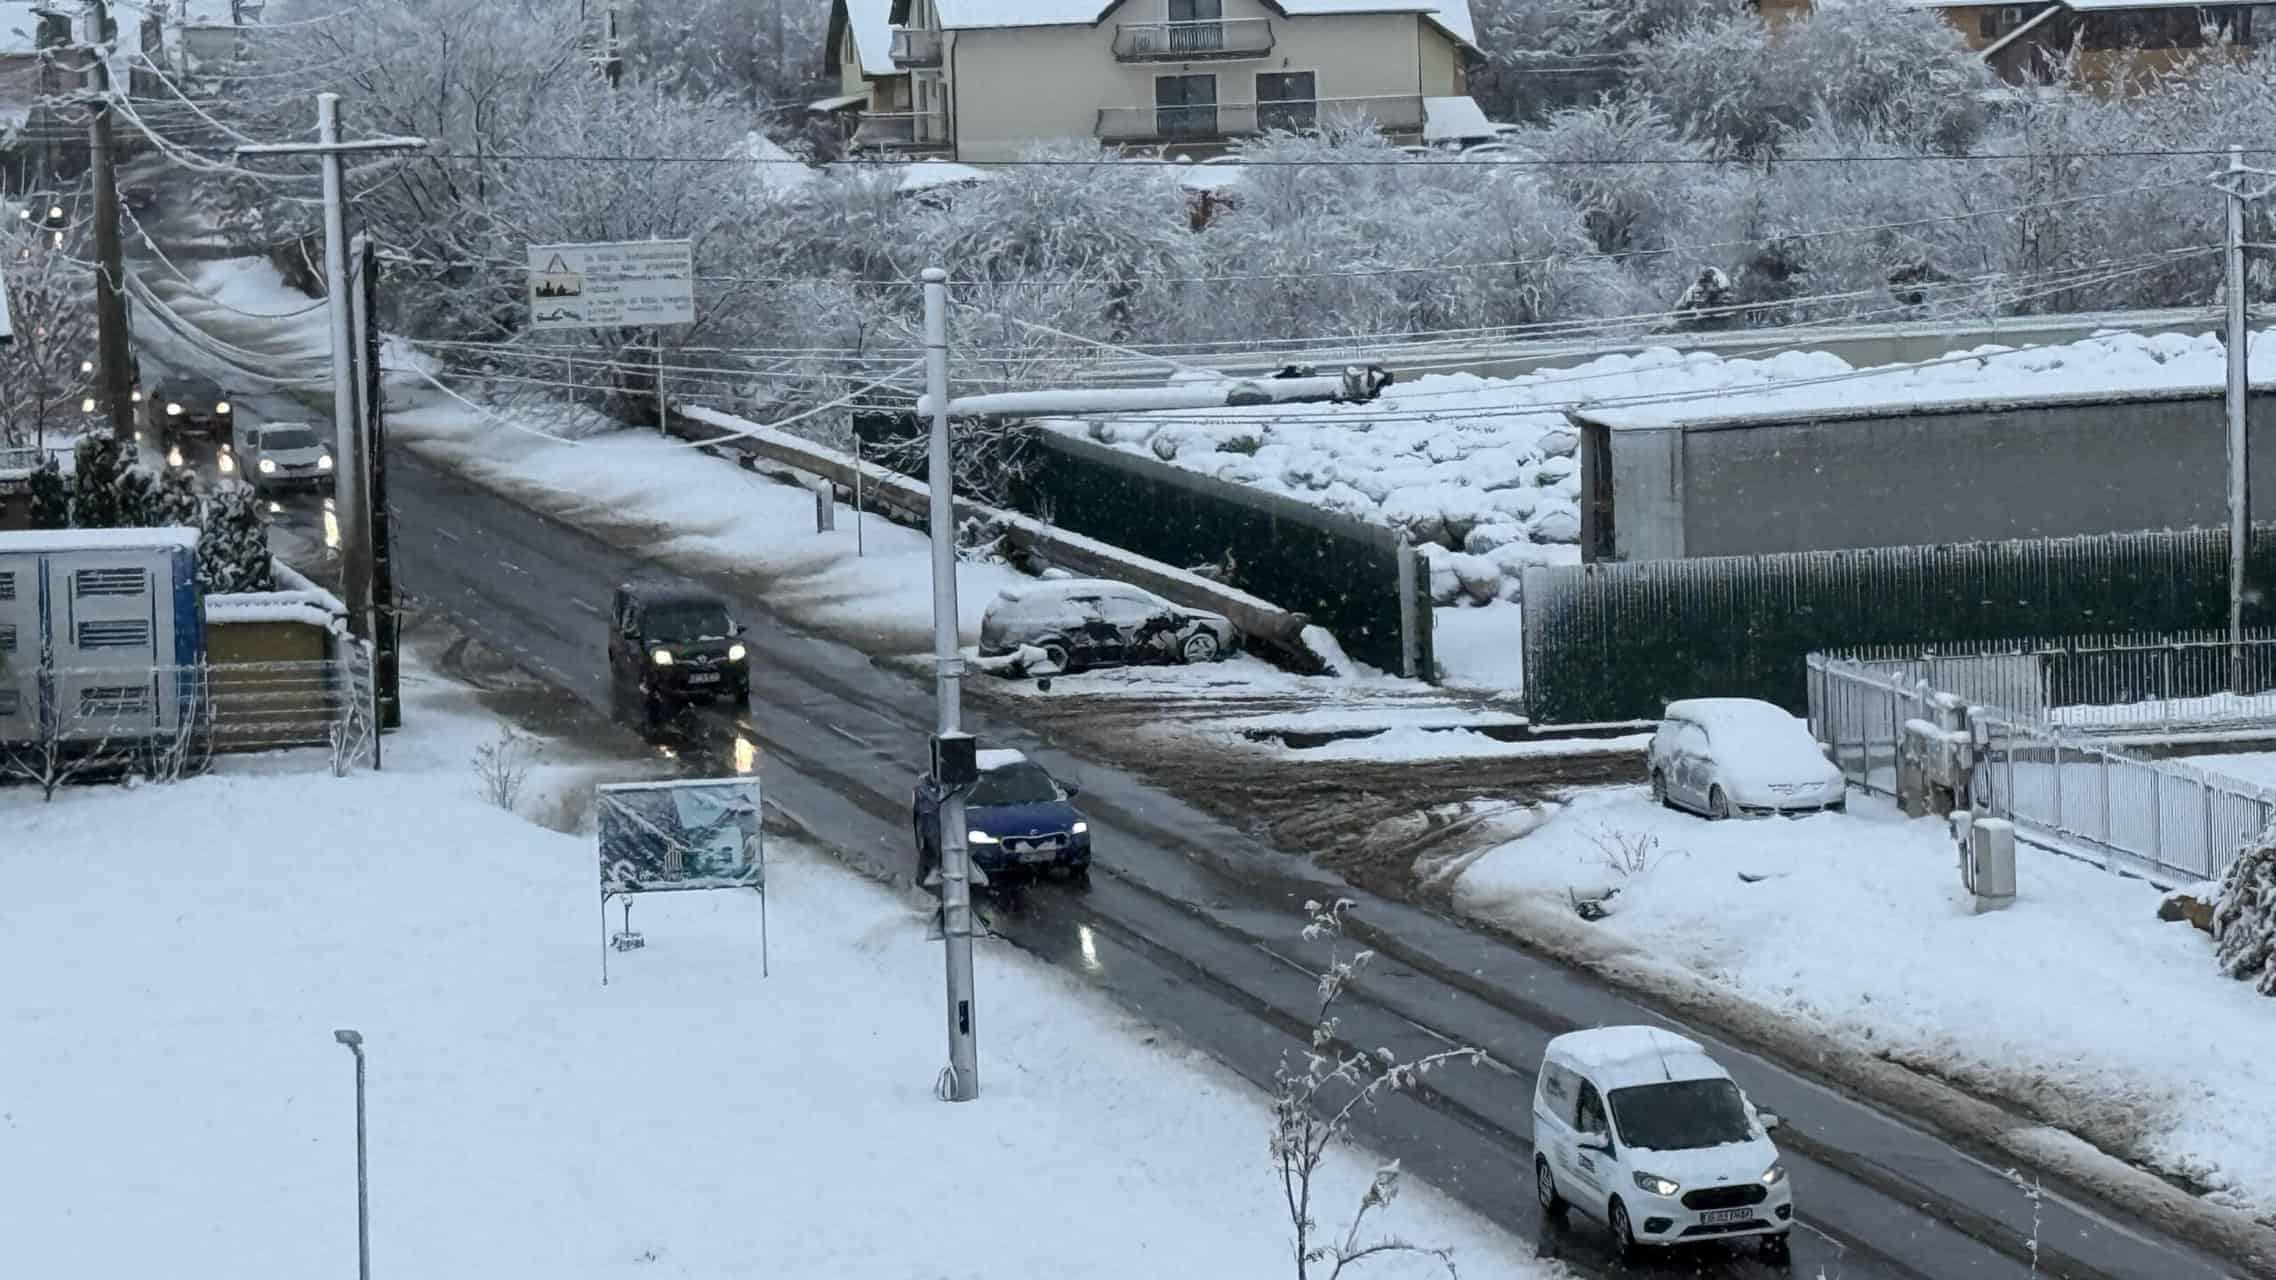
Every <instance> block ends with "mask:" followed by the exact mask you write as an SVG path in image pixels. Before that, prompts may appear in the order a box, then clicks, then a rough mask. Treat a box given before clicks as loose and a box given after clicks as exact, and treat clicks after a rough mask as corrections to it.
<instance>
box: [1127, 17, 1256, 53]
mask: <svg viewBox="0 0 2276 1280" xmlns="http://www.w3.org/2000/svg"><path fill="white" fill-rule="evenodd" d="M1272 44H1273V41H1272V20H1271V19H1269V18H1206V19H1202V20H1199V21H1192V22H1122V23H1116V24H1115V28H1114V56H1115V58H1116V60H1118V61H1121V62H1199V61H1204V60H1207V59H1212V58H1261V57H1263V56H1264V55H1266V54H1268V53H1271V52H1272Z"/></svg>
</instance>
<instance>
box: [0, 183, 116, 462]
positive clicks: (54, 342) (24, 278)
mask: <svg viewBox="0 0 2276 1280" xmlns="http://www.w3.org/2000/svg"><path fill="white" fill-rule="evenodd" d="M25 228H29V229H28V230H26V229H25ZM50 235H51V233H50V232H48V231H47V230H46V229H45V228H42V227H34V226H32V225H31V224H30V223H28V222H23V221H22V220H20V219H16V218H9V219H6V220H5V223H4V228H0V254H4V255H5V259H4V260H5V261H6V263H7V278H8V315H9V319H10V321H11V323H12V324H13V325H14V328H15V339H14V341H12V342H10V343H9V344H8V345H7V346H4V347H0V447H7V448H16V449H21V448H44V447H46V445H47V444H48V443H49V442H50V441H51V440H53V439H54V438H56V437H58V436H67V435H70V434H73V433H75V432H76V431H77V430H78V428H79V426H80V424H81V422H82V421H83V420H84V417H85V415H84V414H83V413H82V412H81V411H80V401H81V400H82V399H83V398H84V397H85V396H86V394H87V375H86V374H84V373H82V372H80V365H81V363H82V362H84V361H85V360H86V359H87V358H88V357H89V356H90V355H92V354H93V353H94V350H95V338H94V317H95V311H94V300H93V297H92V295H91V293H90V290H91V289H92V288H93V283H92V278H91V277H90V276H89V275H88V273H87V271H86V269H85V268H83V267H81V266H80V265H79V264H78V263H77V262H75V261H74V260H73V259H72V257H71V255H70V253H69V252H68V251H67V250H63V249H58V248H56V247H55V245H54V243H53V241H52V239H50Z"/></svg>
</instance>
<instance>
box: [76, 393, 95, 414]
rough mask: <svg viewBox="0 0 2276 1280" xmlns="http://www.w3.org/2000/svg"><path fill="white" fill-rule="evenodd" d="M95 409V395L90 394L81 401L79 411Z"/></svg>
mask: <svg viewBox="0 0 2276 1280" xmlns="http://www.w3.org/2000/svg"><path fill="white" fill-rule="evenodd" d="M94 411H95V397H93V396H88V397H87V398H86V399H84V400H81V401H80V402H79V412H81V413H93V412H94Z"/></svg>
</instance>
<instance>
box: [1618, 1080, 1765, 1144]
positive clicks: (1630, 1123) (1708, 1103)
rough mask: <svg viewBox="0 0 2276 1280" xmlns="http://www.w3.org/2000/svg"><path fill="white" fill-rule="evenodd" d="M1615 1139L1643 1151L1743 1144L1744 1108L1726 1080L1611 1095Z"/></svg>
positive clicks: (1677, 1083) (1687, 1082)
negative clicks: (1616, 1134) (1618, 1128)
mask: <svg viewBox="0 0 2276 1280" xmlns="http://www.w3.org/2000/svg"><path fill="white" fill-rule="evenodd" d="M1611 1102H1612V1119H1613V1121H1614V1123H1616V1124H1617V1125H1618V1126H1619V1127H1620V1138H1621V1140H1622V1141H1624V1142H1626V1143H1627V1144H1628V1145H1629V1146H1632V1147H1642V1148H1644V1149H1645V1150H1647V1151H1689V1150H1692V1149H1694V1148H1698V1147H1719V1146H1721V1145H1723V1144H1724V1143H1727V1142H1745V1141H1747V1139H1748V1138H1749V1137H1750V1136H1752V1135H1751V1134H1750V1132H1749V1130H1748V1126H1747V1111H1746V1103H1745V1101H1744V1100H1743V1099H1741V1098H1740V1097H1739V1087H1738V1086H1737V1085H1735V1084H1732V1083H1731V1082H1730V1081H1728V1080H1676V1081H1671V1082H1669V1083H1667V1084H1644V1085H1637V1086H1635V1087H1633V1088H1628V1089H1614V1090H1613V1091H1612V1093H1611Z"/></svg>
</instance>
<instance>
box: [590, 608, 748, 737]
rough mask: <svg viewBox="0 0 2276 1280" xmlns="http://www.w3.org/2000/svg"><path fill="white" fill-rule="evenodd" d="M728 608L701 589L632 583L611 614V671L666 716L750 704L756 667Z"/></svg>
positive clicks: (652, 712) (647, 706) (644, 703)
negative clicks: (691, 706)
mask: <svg viewBox="0 0 2276 1280" xmlns="http://www.w3.org/2000/svg"><path fill="white" fill-rule="evenodd" d="M742 634H743V626H742V624H741V623H739V622H736V621H735V620H734V619H733V618H730V617H729V616H728V615H727V602H726V601H724V600H722V599H720V598H719V597H718V596H716V595H713V594H712V593H711V592H709V591H705V590H704V589H702V588H701V587H691V586H682V585H680V584H677V583H669V582H628V583H626V584H624V585H623V586H621V587H618V588H617V589H616V601H615V604H614V606H613V607H612V608H611V609H610V611H609V673H610V675H612V676H613V677H615V678H617V679H621V680H627V681H631V682H633V683H634V684H636V685H637V686H638V688H639V690H640V696H641V702H642V708H643V710H645V711H646V712H647V713H648V714H649V715H650V716H656V715H660V714H662V713H664V712H667V711H670V710H672V709H673V708H675V707H678V706H682V705H685V704H687V703H690V702H710V701H712V700H713V699H731V700H733V701H735V702H739V703H744V704H748V703H749V702H750V700H751V667H750V662H749V660H748V657H747V656H746V654H745V651H744V648H743V644H742V642H741V641H740V640H738V639H737V638H736V637H738V636H740V635H742Z"/></svg>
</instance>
